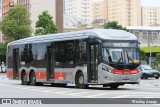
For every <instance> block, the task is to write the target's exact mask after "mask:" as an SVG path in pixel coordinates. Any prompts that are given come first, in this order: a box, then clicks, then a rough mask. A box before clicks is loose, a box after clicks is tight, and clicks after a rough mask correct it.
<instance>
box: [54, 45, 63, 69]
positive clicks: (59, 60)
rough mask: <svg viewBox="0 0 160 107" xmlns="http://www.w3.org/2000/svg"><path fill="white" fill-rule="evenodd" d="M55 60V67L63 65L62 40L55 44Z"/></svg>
mask: <svg viewBox="0 0 160 107" xmlns="http://www.w3.org/2000/svg"><path fill="white" fill-rule="evenodd" d="M55 62H56V67H64V65H65V53H64V43H63V42H59V43H56V44H55Z"/></svg>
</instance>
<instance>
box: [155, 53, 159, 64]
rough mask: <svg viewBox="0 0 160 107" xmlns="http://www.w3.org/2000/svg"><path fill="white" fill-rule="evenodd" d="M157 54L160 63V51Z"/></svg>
mask: <svg viewBox="0 0 160 107" xmlns="http://www.w3.org/2000/svg"><path fill="white" fill-rule="evenodd" d="M156 56H157V60H158V63H159V64H160V53H157V54H156Z"/></svg>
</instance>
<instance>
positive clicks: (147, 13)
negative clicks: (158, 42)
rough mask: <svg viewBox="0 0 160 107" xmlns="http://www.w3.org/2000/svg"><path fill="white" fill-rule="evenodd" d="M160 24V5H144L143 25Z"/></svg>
mask: <svg viewBox="0 0 160 107" xmlns="http://www.w3.org/2000/svg"><path fill="white" fill-rule="evenodd" d="M159 24H160V7H149V6H143V7H142V26H152V25H154V26H157V25H159Z"/></svg>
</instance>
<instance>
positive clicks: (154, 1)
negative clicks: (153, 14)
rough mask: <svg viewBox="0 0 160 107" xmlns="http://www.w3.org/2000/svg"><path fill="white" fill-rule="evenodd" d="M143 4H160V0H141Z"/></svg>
mask: <svg viewBox="0 0 160 107" xmlns="http://www.w3.org/2000/svg"><path fill="white" fill-rule="evenodd" d="M141 4H142V6H159V7H160V0H141Z"/></svg>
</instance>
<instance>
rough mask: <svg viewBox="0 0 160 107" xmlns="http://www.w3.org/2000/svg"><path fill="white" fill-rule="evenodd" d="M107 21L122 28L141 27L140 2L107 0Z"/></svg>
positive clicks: (136, 0)
mask: <svg viewBox="0 0 160 107" xmlns="http://www.w3.org/2000/svg"><path fill="white" fill-rule="evenodd" d="M108 20H109V21H118V22H119V24H121V25H123V26H133V25H134V26H140V25H141V1H140V0H108Z"/></svg>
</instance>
